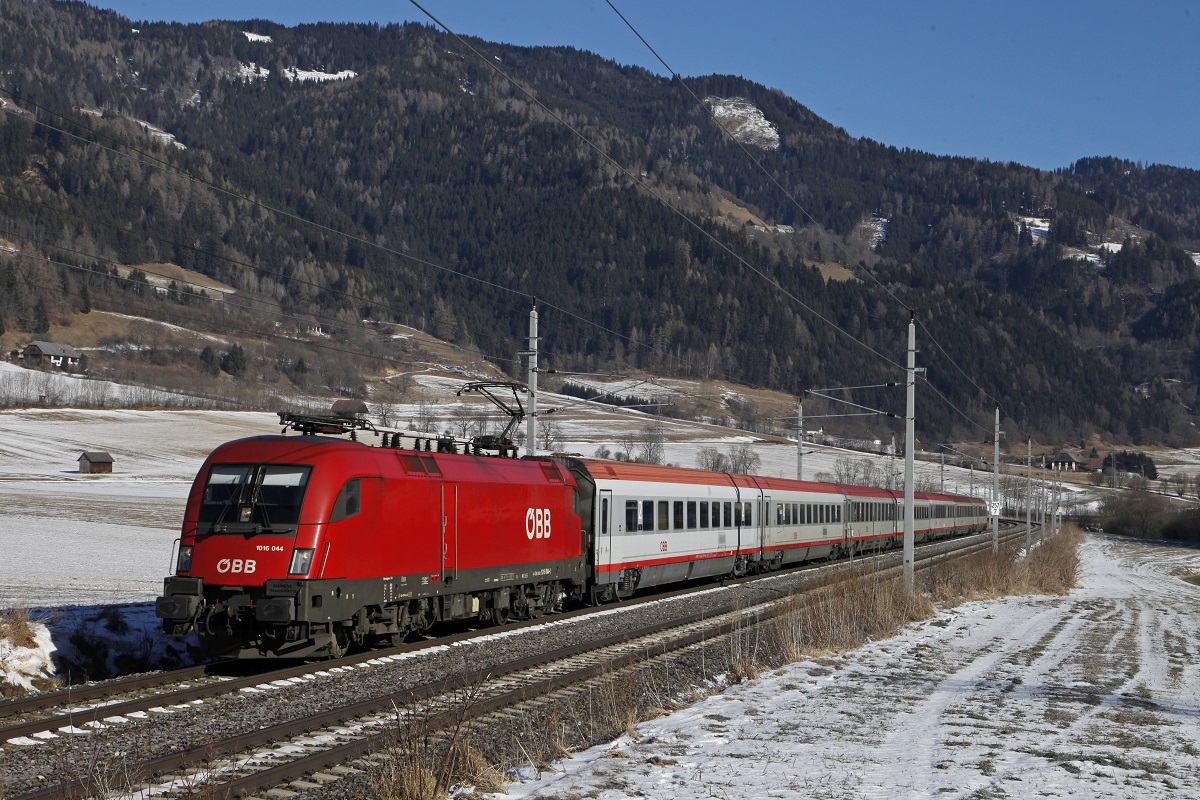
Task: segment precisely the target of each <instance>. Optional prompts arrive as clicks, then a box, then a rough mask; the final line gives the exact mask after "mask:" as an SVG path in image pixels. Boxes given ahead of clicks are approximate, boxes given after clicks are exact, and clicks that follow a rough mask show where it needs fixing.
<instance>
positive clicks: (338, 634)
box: [329, 622, 350, 658]
mask: <svg viewBox="0 0 1200 800" xmlns="http://www.w3.org/2000/svg"><path fill="white" fill-rule="evenodd" d="M332 627H333V630H332V632H331V634H330V637H329V655H330V656H331V657H332V658H341V657H342V656H344V655H346V651H347V650H349V649H350V637H349V636H347V635H346V629H345V628H343V627H342V623H340V622H334V623H332Z"/></svg>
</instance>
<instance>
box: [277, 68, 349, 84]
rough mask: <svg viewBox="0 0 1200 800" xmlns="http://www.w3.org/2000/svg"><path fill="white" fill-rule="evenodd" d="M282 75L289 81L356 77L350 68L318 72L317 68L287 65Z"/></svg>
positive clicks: (336, 79)
mask: <svg viewBox="0 0 1200 800" xmlns="http://www.w3.org/2000/svg"><path fill="white" fill-rule="evenodd" d="M283 77H285V78H287V79H288V80H289V81H344V80H348V79H350V78H357V77H358V73H357V72H355V71H354V70H352V69H344V70H342V71H341V72H319V71H317V70H310V69H296V68H295V67H289V68H287V69H285V70H284V71H283Z"/></svg>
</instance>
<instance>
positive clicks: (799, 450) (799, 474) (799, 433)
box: [796, 400, 819, 481]
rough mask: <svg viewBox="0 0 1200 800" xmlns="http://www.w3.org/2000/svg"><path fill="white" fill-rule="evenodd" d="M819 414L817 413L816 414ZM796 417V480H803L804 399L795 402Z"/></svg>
mask: <svg viewBox="0 0 1200 800" xmlns="http://www.w3.org/2000/svg"><path fill="white" fill-rule="evenodd" d="M818 416H819V415H818ZM796 419H797V420H798V422H797V424H796V480H798V481H802V480H804V401H803V400H801V401H800V402H799V403H798V404H797V411H796Z"/></svg>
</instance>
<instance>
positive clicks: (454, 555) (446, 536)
mask: <svg viewBox="0 0 1200 800" xmlns="http://www.w3.org/2000/svg"><path fill="white" fill-rule="evenodd" d="M456 580H458V485H457V484H453V483H443V484H442V582H443V583H452V582H454V581H456Z"/></svg>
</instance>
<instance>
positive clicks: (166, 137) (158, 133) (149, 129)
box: [134, 119, 187, 150]
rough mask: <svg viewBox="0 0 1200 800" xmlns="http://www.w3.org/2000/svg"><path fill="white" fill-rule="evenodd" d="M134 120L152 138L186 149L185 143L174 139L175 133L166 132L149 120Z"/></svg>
mask: <svg viewBox="0 0 1200 800" xmlns="http://www.w3.org/2000/svg"><path fill="white" fill-rule="evenodd" d="M134 122H136V123H137V124H138V125H139V126H140V127H141V129H142V130H143V131H145V132H146V133H148V134H150V137H151V138H152V139H157V140H158V141H160V142H163V143H164V144H173V145H175V146H176V147H178V148H179V149H180V150H187V145H185V144H183V143H182V142H177V141H175V134H173V133H167V132H166V131H164V130H163V129H162V128H159V127H157V126H155V125H151V124H150V123H149V122H144V121H142V120H140V119H136V120H134Z"/></svg>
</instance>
